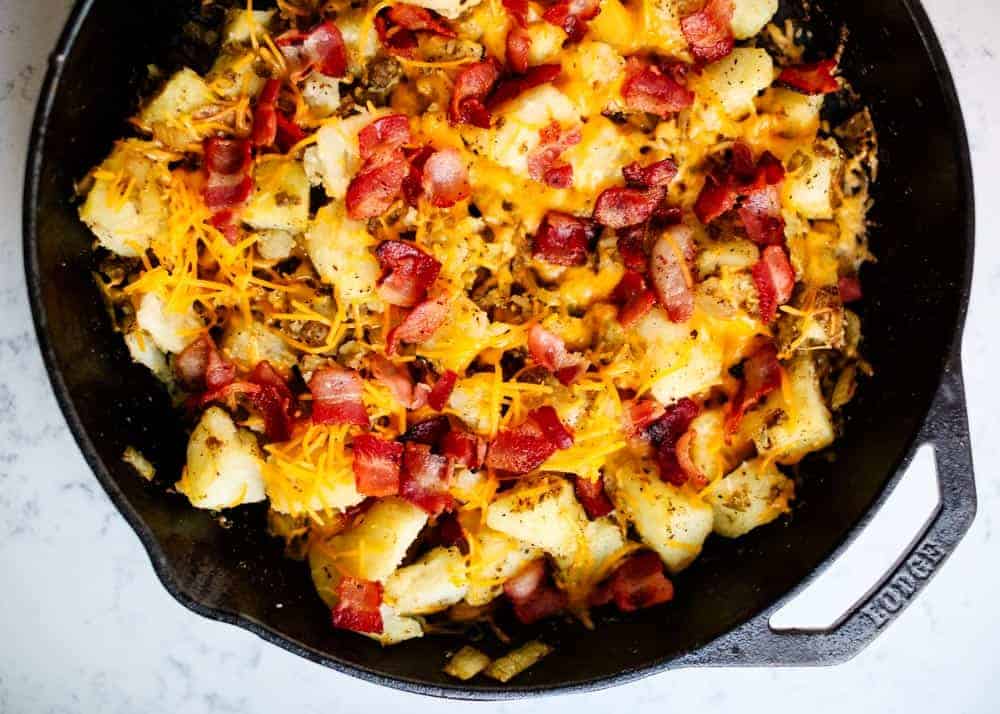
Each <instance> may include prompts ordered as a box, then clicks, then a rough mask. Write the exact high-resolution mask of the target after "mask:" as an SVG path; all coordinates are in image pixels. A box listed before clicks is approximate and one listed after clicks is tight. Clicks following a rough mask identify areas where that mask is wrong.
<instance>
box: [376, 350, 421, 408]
mask: <svg viewBox="0 0 1000 714" xmlns="http://www.w3.org/2000/svg"><path fill="white" fill-rule="evenodd" d="M371 371H372V376H373V377H374V378H375V379H377V380H378V381H379V382H381V383H382V384H384V385H385V386H386V387H388V388H389V391H390V392H392V396H394V397H395V398H396V401H397V402H399V403H400V404H402V405H403V406H404V407H406V408H407V409H419V408H420V407H422V406H424V405H425V404H426V403H427V393H426V391H425V390H419V389H417V388H416V387H415V386H414V384H413V378H412V377H410V373H409V372H408V371H407V369H406V368H405V367H397V366H396V365H394V364H393V363H392V362H391V361H390V360H388V359H386V358H385V357H383V356H382V355H379V354H373V355H372V357H371Z"/></svg>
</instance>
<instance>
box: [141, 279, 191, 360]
mask: <svg viewBox="0 0 1000 714" xmlns="http://www.w3.org/2000/svg"><path fill="white" fill-rule="evenodd" d="M135 318H136V321H137V322H138V323H139V327H140V328H142V329H143V330H145V331H146V333H147V334H148V335H150V336H151V337H152V338H153V342H154V343H155V344H156V346H157V347H158V348H160V350H162V351H163V352H180V351H181V350H183V349H184V348H185V347H187V346H188V345H189V344H191V343H192V342H194V340H195V339H196V338H197V337H198V335H199V334H200V332H201V330H202V329H204V327H205V325H204V323H203V322H202V321H201V318H200V317H198V313H196V312H195V311H194V310H193V309H190V308H189V309H187V310H184V311H183V312H174V311H173V310H172V309H170V307H169V306H168V305H167V303H166V301H165V300H164V299H163V298H162V297H160V295H159V294H158V293H146V294H145V295H143V296H142V300H141V301H140V302H139V309H138V310H137V311H136V313H135Z"/></svg>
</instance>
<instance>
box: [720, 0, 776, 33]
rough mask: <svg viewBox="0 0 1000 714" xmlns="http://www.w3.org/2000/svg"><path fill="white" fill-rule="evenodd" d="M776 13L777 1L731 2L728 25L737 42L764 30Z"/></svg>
mask: <svg viewBox="0 0 1000 714" xmlns="http://www.w3.org/2000/svg"><path fill="white" fill-rule="evenodd" d="M777 11H778V0H733V18H732V20H731V21H730V25H731V26H732V28H733V36H735V37H736V39H737V40H745V39H747V38H748V37H753V36H754V35H756V34H757V33H758V32H760V31H761V30H763V29H764V26H765V25H767V23H769V22H770V21H771V18H772V17H774V13H776V12H777Z"/></svg>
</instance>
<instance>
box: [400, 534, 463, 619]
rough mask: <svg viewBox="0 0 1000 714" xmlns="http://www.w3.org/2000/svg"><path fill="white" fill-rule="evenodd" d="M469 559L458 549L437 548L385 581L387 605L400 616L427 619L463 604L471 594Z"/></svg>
mask: <svg viewBox="0 0 1000 714" xmlns="http://www.w3.org/2000/svg"><path fill="white" fill-rule="evenodd" d="M465 560H466V558H465V556H464V555H462V553H461V551H459V549H458V548H455V547H451V548H441V547H439V548H434V549H433V550H430V551H428V552H427V553H426V554H425V555H424V556H423V557H422V558H420V559H419V560H417V561H416V562H415V563H413V564H412V565H407V566H405V567H402V568H400V569H399V570H397V571H396V572H395V573H393V574H392V575H390V576H389V578H388V579H387V580H386V581H385V601H386V603H387V604H389V605H390V606H391V607H392V608H393V610H395V611H396V612H398V613H399V614H401V615H428V614H431V613H434V612H441V611H442V610H447V609H448V608H449V607H451V606H452V605H454V604H455V603H457V602H461V601H462V599H463V598H465V596H466V593H468V591H469V582H468V581H469V577H468V574H467V573H466V562H465Z"/></svg>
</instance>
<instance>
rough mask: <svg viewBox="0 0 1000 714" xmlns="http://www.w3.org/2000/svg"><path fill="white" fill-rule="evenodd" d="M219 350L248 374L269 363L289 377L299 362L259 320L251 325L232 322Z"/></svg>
mask: <svg viewBox="0 0 1000 714" xmlns="http://www.w3.org/2000/svg"><path fill="white" fill-rule="evenodd" d="M219 347H220V348H221V349H222V353H223V354H224V355H225V356H226V357H227V358H228V359H230V360H232V361H233V362H235V363H236V364H238V365H240V367H242V368H243V369H244V370H246V371H247V372H250V371H252V370H253V368H254V367H256V366H257V364H258V363H259V362H263V361H267V362H269V363H270V365H271V366H272V367H274V368H275V369H277V370H278V371H279V372H281V373H283V374H286V375H287V374H289V372H290V370H291V369H292V367H294V366H295V364H296V362H297V361H298V359H297V357H296V355H295V353H294V352H293V351H292V350H291V349H290V348H289V347H288V343H286V342H285V340H283V339H282V338H281V336H279V335H278V334H277V333H275V332H272V331H271V330H269V329H268V328H267V327H266V326H265V325H264V324H262V323H261V322H259V321H257V320H254V321H252V322H250V323H249V324H246V323H244V322H243V320H242V319H239V320H233V321H232V322H231V323H230V324H229V326H228V327H227V328H226V331H225V333H223V336H222V341H221V342H220V344H219Z"/></svg>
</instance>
